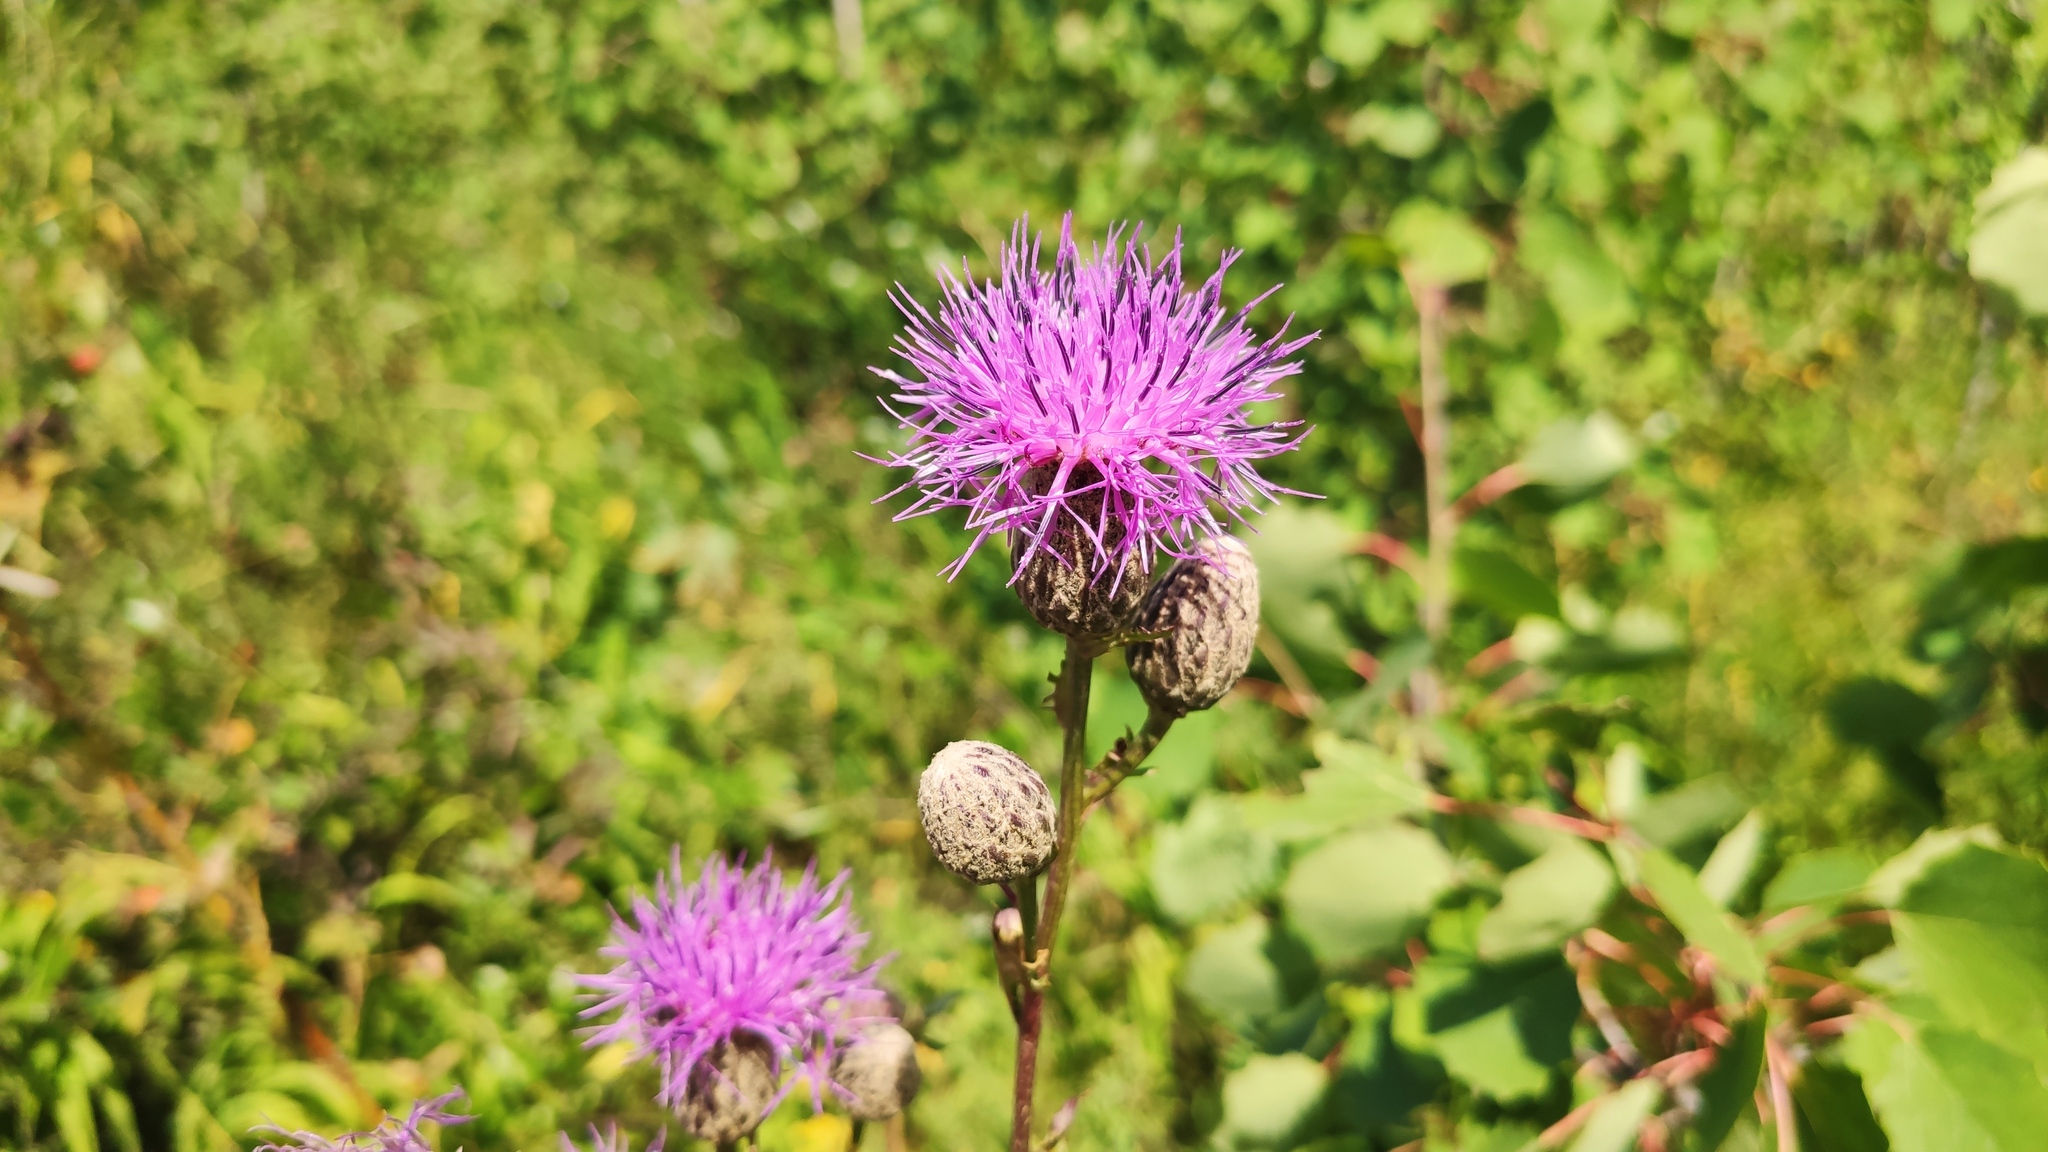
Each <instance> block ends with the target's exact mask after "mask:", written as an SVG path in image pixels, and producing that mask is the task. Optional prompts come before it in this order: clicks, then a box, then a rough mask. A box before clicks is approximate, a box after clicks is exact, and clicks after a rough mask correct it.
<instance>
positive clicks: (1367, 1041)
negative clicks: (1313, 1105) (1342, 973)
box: [1330, 987, 1444, 1129]
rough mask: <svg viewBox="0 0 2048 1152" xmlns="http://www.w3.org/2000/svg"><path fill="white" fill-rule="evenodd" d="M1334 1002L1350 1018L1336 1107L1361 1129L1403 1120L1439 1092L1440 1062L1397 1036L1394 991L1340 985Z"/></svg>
mask: <svg viewBox="0 0 2048 1152" xmlns="http://www.w3.org/2000/svg"><path fill="white" fill-rule="evenodd" d="M1408 999H1409V1001H1411V1002H1412V1001H1413V1000H1414V997H1412V996H1410V997H1408ZM1335 1002H1336V1004H1337V1006H1338V1007H1339V1009H1340V1010H1341V1011H1342V1012H1343V1013H1344V1015H1345V1016H1346V1017H1348V1018H1349V1021H1350V1033H1349V1035H1348V1036H1347V1037H1346V1038H1345V1041H1344V1056H1343V1060H1342V1062H1341V1063H1340V1064H1339V1066H1338V1069H1337V1079H1336V1081H1335V1082H1334V1083H1332V1084H1331V1085H1330V1102H1331V1105H1332V1108H1333V1110H1334V1111H1335V1112H1336V1113H1337V1115H1338V1116H1339V1117H1341V1118H1342V1119H1343V1120H1345V1121H1347V1122H1348V1123H1350V1124H1352V1125H1354V1126H1356V1127H1358V1128H1361V1129H1370V1128H1377V1127H1379V1126H1381V1125H1385V1124H1395V1123H1400V1122H1401V1121H1403V1120H1405V1119H1406V1118H1407V1116H1408V1114H1409V1113H1410V1112H1412V1111H1413V1110H1414V1109H1416V1108H1418V1107H1420V1106H1421V1105H1423V1104H1425V1103H1427V1102H1428V1101H1429V1099H1430V1098H1431V1097H1432V1096H1433V1095H1435V1093H1436V1090H1437V1088H1438V1087H1440V1086H1441V1085H1442V1083H1443V1078H1444V1077H1443V1072H1442V1069H1441V1067H1440V1066H1439V1065H1438V1063H1437V1062H1436V1061H1435V1060H1433V1059H1430V1058H1429V1057H1428V1056H1426V1055H1420V1054H1418V1053H1417V1052H1415V1051H1411V1050H1410V1049H1408V1048H1406V1047H1403V1046H1402V1045H1401V1044H1400V1043H1398V1042H1396V1040H1395V1038H1394V1029H1393V1025H1394V997H1392V996H1390V995H1389V994H1388V993H1387V990H1386V989H1384V988H1376V987H1364V988H1355V987H1344V988H1340V989H1339V990H1338V993H1337V995H1336V997H1335Z"/></svg>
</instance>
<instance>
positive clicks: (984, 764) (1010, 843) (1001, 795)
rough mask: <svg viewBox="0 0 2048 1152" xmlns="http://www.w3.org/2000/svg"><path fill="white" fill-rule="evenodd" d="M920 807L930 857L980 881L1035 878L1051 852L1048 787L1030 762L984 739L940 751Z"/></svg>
mask: <svg viewBox="0 0 2048 1152" xmlns="http://www.w3.org/2000/svg"><path fill="white" fill-rule="evenodd" d="M917 811H918V815H919V816H920V817H921V818H922V819H923V822H924V836H925V839H926V840H928V841H930V842H931V846H932V855H934V856H937V857H938V858H939V863H941V864H943V865H945V866H946V868H947V869H948V870H949V871H951V872H953V873H955V874H957V875H960V876H964V877H966V878H967V879H969V880H972V881H974V882H975V883H976V884H1000V883H1003V882H1005V881H1009V880H1015V879H1017V878H1018V877H1020V876H1030V875H1032V874H1034V873H1036V872H1037V871H1038V870H1039V869H1040V868H1043V867H1045V862H1046V861H1047V860H1048V859H1050V858H1051V857H1052V849H1053V827H1054V823H1055V817H1056V813H1055V810H1054V808H1053V802H1052V793H1051V791H1050V790H1048V789H1047V788H1046V786H1045V781H1044V780H1043V779H1041V778H1040V777H1039V775H1038V773H1036V772H1034V771H1032V769H1031V765H1029V764H1026V763H1025V762H1024V761H1023V760H1022V759H1021V758H1019V757H1018V756H1017V755H1016V754H1015V753H1013V752H1011V751H1009V750H1008V749H1005V748H1002V747H999V746H997V745H994V744H990V743H987V742H986V741H981V740H956V741H954V742H953V743H951V744H948V745H946V746H945V747H944V748H941V749H939V754H938V755H936V756H934V757H932V762H931V764H930V765H928V766H927V767H926V768H925V770H924V775H923V776H921V777H919V779H918V782H917Z"/></svg>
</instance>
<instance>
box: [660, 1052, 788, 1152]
mask: <svg viewBox="0 0 2048 1152" xmlns="http://www.w3.org/2000/svg"><path fill="white" fill-rule="evenodd" d="M714 1069H715V1071H714ZM775 1078H776V1077H775V1053H774V1050H773V1049H771V1048H770V1047H769V1046H768V1044H767V1042H766V1041H764V1040H761V1039H759V1038H757V1037H755V1036H751V1035H748V1034H745V1033H741V1034H738V1035H736V1036H735V1037H734V1038H733V1039H731V1040H729V1041H724V1042H721V1043H720V1044H719V1045H718V1047H716V1048H714V1049H712V1050H711V1055H710V1056H709V1057H708V1058H706V1060H705V1061H704V1062H703V1063H701V1064H699V1065H698V1066H697V1067H696V1069H695V1070H694V1071H693V1072H692V1073H691V1075H690V1086H689V1089H688V1090H687V1091H686V1092H684V1093H683V1099H682V1103H681V1105H680V1106H678V1107H677V1109H676V1118H677V1119H678V1120H681V1121H682V1123H683V1127H684V1128H686V1129H688V1130H689V1132H690V1134H691V1135H692V1136H695V1137H696V1138H697V1139H699V1140H704V1141H708V1142H709V1143H712V1144H719V1145H724V1144H736V1143H738V1142H739V1141H741V1140H743V1139H745V1138H746V1136H747V1135H748V1134H749V1133H751V1132H753V1130H754V1129H755V1128H757V1127H759V1126H760V1124H761V1121H762V1119H763V1118H764V1117H766V1116H767V1114H768V1105H769V1103H770V1102H771V1101H773V1100H774V1099H775Z"/></svg>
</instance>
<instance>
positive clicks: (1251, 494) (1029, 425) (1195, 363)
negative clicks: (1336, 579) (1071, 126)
mask: <svg viewBox="0 0 2048 1152" xmlns="http://www.w3.org/2000/svg"><path fill="white" fill-rule="evenodd" d="M1040 239H1041V238H1040V237H1038V236H1034V235H1031V234H1030V233H1029V232H1028V221H1019V222H1018V224H1017V226H1016V228H1015V229H1014V230H1013V231H1012V232H1011V234H1010V242H1009V243H1008V244H1007V245H1005V246H1004V248H1003V251H1002V274H1001V279H1000V280H999V281H998V280H991V281H984V282H982V283H981V284H980V285H978V286H977V285H976V284H975V283H974V281H973V278H972V276H971V275H970V274H969V273H968V272H967V270H966V266H965V264H964V262H963V264H962V267H961V274H960V276H957V277H956V276H954V275H953V274H952V273H951V272H943V271H942V272H941V273H940V294H941V297H942V299H941V302H940V304H939V307H938V311H937V313H936V314H934V313H932V312H930V311H927V310H926V309H925V307H924V306H923V305H921V304H919V303H917V301H916V300H914V299H913V298H911V296H910V295H909V293H908V292H906V291H904V290H903V289H902V288H901V287H900V286H899V288H898V289H897V291H896V293H895V298H896V303H897V307H898V308H900V309H901V310H902V312H903V314H904V317H905V319H906V321H907V323H906V329H905V331H904V333H903V335H902V336H900V337H899V338H898V340H897V352H898V354H899V355H901V356H902V357H903V359H904V360H905V361H907V362H908V363H909V366H910V368H911V369H912V370H913V371H914V374H915V376H916V377H917V378H916V379H911V378H907V377H905V376H903V375H900V374H898V373H896V372H894V371H890V370H887V369H881V368H877V369H875V370H874V371H875V372H876V373H877V374H879V375H880V376H881V377H882V378H883V379H885V380H887V381H889V382H890V383H891V384H893V385H895V387H896V389H897V391H896V392H895V393H894V394H892V395H891V396H890V397H888V399H887V400H885V401H884V405H885V407H887V408H888V410H889V412H890V414H891V415H893V416H895V417H896V418H897V420H898V421H899V423H901V425H902V426H903V427H904V428H906V429H908V430H909V432H910V443H909V445H908V447H907V448H905V449H904V450H903V451H901V452H897V453H894V454H892V455H891V456H890V457H889V458H888V459H887V460H886V461H883V462H884V463H887V464H890V465H892V466H896V467H902V468H908V469H910V470H911V478H910V480H909V481H908V482H906V483H905V484H904V485H903V487H902V488H899V489H897V492H901V491H904V490H906V489H909V488H915V489H917V490H918V497H917V499H916V500H915V501H914V502H913V503H912V504H911V505H910V507H908V508H907V509H905V510H904V511H903V512H902V513H901V514H900V515H899V516H898V517H897V519H904V518H906V517H910V516H918V515H923V514H926V513H929V512H935V511H938V510H939V509H942V508H964V509H966V510H967V527H968V528H969V530H971V531H972V532H973V533H974V539H973V542H972V543H971V544H969V545H968V548H967V551H966V553H965V554H964V555H962V556H961V557H960V558H959V559H958V560H956V561H954V563H953V564H952V565H951V566H950V567H949V568H948V569H947V570H946V574H947V576H948V577H949V578H950V577H952V576H954V575H957V574H958V573H959V571H960V569H961V568H962V567H963V566H964V565H965V564H966V562H967V559H968V557H970V556H972V555H973V554H974V552H975V550H976V549H978V548H980V547H981V545H982V544H983V543H984V542H986V541H987V540H988V538H989V537H990V536H992V535H995V534H997V533H1004V534H1007V535H1008V536H1009V537H1010V538H1011V544H1012V552H1013V557H1014V560H1015V565H1016V567H1015V572H1016V573H1022V572H1023V571H1024V570H1025V567H1026V565H1027V564H1028V563H1029V562H1030V561H1031V559H1032V558H1033V557H1034V556H1036V555H1037V554H1038V552H1039V551H1040V550H1041V549H1044V548H1046V547H1048V545H1055V546H1056V544H1057V542H1058V541H1059V540H1060V539H1061V538H1063V537H1071V538H1074V539H1078V540H1079V541H1080V542H1082V543H1083V544H1085V545H1086V548H1087V550H1088V551H1090V552H1092V556H1090V557H1089V558H1088V559H1089V560H1090V561H1092V562H1091V563H1088V564H1087V567H1089V568H1091V569H1092V570H1093V572H1094V573H1095V574H1098V575H1100V574H1108V575H1109V578H1110V579H1111V580H1113V581H1120V580H1122V579H1123V578H1124V571H1125V565H1126V561H1127V560H1128V559H1129V558H1130V557H1131V556H1133V555H1135V556H1136V557H1137V558H1138V560H1139V564H1140V567H1141V568H1142V569H1144V570H1146V571H1149V570H1151V568H1152V567H1153V561H1154V560H1155V558H1156V557H1157V556H1158V555H1161V554H1164V555H1169V556H1185V555H1188V554H1189V552H1190V550H1191V549H1192V548H1193V547H1194V545H1195V544H1196V543H1198V542H1199V541H1201V540H1203V539H1206V538H1209V537H1212V536H1220V535H1222V534H1223V532H1224V524H1225V521H1227V520H1242V519H1243V518H1244V514H1245V513H1246V512H1247V511H1249V510H1253V509H1256V508H1258V507H1259V506H1260V505H1261V504H1262V503H1266V502H1270V501H1272V500H1273V499H1274V498H1275V497H1277V496H1279V495H1281V494H1283V493H1285V492H1287V490H1286V489H1283V488H1280V487H1278V486H1276V485H1274V484H1272V483H1270V482H1269V481H1267V480H1265V479H1264V478H1263V477H1261V476H1260V475H1259V474H1258V472H1257V471H1256V470H1255V469H1254V467H1253V465H1254V464H1255V463H1256V462H1257V461H1260V460H1263V459H1266V458H1268V457H1271V456H1275V455H1277V454H1279V453H1282V452H1285V451H1288V450H1289V449H1291V448H1293V447H1294V446H1295V444H1296V443H1297V442H1298V441H1299V439H1300V436H1299V435H1298V434H1296V433H1295V432H1293V431H1292V429H1294V428H1295V427H1296V426H1297V424H1296V423H1295V422H1284V423H1276V424H1258V423H1254V422H1253V420H1252V417H1251V414H1250V407H1251V406H1252V405H1254V404H1257V403H1260V402H1262V401H1266V400H1272V399H1275V398H1276V397H1277V395H1278V393H1276V392H1275V391H1274V386H1275V385H1276V384H1277V383H1278V382H1279V381H1280V380H1282V379H1284V378H1286V377H1288V376H1291V375H1293V374H1295V373H1296V372H1299V371H1300V370H1301V365H1300V363H1299V362H1297V361H1293V360H1290V359H1289V357H1291V356H1292V355H1294V353H1296V352H1298V351H1300V350H1301V348H1302V347H1303V346H1304V345H1306V344H1307V343H1308V342H1309V341H1310V340H1313V339H1314V338H1315V335H1314V334H1313V333H1311V334H1310V335H1307V336H1302V337H1297V338H1295V339H1292V340H1289V339H1287V338H1286V325H1284V324H1283V325H1282V326H1281V330H1280V332H1279V333H1277V334H1275V335H1273V336H1271V337H1269V338H1267V339H1265V340H1260V339H1259V338H1258V337H1257V336H1256V335H1255V334H1254V333H1253V332H1252V330H1251V329H1250V328H1249V327H1248V326H1247V324H1246V319H1247V317H1248V316H1249V315H1250V313H1251V310H1252V309H1253V308H1254V307H1256V306H1257V305H1258V304H1259V303H1260V302H1261V301H1263V300H1265V299H1266V297H1267V296H1270V295H1271V294H1272V291H1271V290H1269V291H1268V292H1266V293H1264V294H1262V295H1260V296H1259V297H1257V298H1256V299H1254V300H1252V301H1251V302H1250V303H1248V304H1246V305H1245V306H1244V307H1242V308H1240V309H1238V310H1237V311H1236V312H1235V313H1232V312H1230V311H1229V310H1227V309H1226V308H1225V307H1224V304H1223V275H1224V273H1225V272H1226V271H1227V270H1228V269H1229V267H1230V265H1231V263H1232V261H1233V260H1235V259H1236V257H1237V253H1235V252H1225V253H1224V255H1223V259H1222V263H1221V265H1220V266H1219V267H1218V268H1217V270H1216V272H1215V274H1214V275H1212V276H1211V277H1209V279H1208V280H1206V281H1204V282H1203V283H1202V285H1201V286H1200V287H1199V288H1196V289H1195V290H1194V291H1192V292H1189V291H1186V290H1185V289H1184V288H1183V284H1182V279H1181V242H1180V238H1179V236H1178V235H1176V236H1175V238H1174V242H1173V246H1172V247H1171V248H1170V249H1168V250H1167V252H1166V254H1165V257H1164V258H1163V259H1157V260H1155V259H1154V258H1153V255H1152V252H1151V249H1150V248H1149V247H1148V246H1145V245H1142V244H1141V243H1140V242H1139V239H1138V235H1137V233H1136V232H1135V231H1134V232H1133V233H1132V234H1131V235H1130V236H1129V237H1128V238H1127V237H1126V236H1125V234H1124V232H1123V230H1122V229H1121V228H1115V229H1111V230H1110V232H1109V234H1108V238H1107V240H1106V241H1105V243H1104V244H1103V245H1102V246H1100V247H1095V246H1092V245H1091V247H1090V250H1089V252H1088V254H1087V255H1083V254H1082V252H1081V250H1080V249H1079V248H1078V247H1077V246H1076V245H1075V243H1074V238H1073V217H1072V215H1071V214H1070V215H1069V216H1068V217H1067V218H1066V220H1065V221H1064V222H1062V224H1061V226H1060V238H1059V245H1058V249H1057V250H1056V252H1055V253H1054V257H1053V266H1052V269H1051V271H1044V270H1041V269H1040V267H1039V259H1038V255H1039V244H1040ZM891 495H894V493H891ZM1055 550H1056V551H1061V550H1059V549H1057V548H1056V549H1055ZM1061 562H1062V563H1067V564H1072V563H1074V561H1073V560H1072V559H1070V558H1068V557H1066V556H1061ZM1012 579H1013V580H1014V579H1015V575H1014V574H1013V576H1012Z"/></svg>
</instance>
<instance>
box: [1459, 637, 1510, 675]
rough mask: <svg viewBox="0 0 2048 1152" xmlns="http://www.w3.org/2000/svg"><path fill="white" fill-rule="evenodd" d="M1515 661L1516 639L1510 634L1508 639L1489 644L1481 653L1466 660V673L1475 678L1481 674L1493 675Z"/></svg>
mask: <svg viewBox="0 0 2048 1152" xmlns="http://www.w3.org/2000/svg"><path fill="white" fill-rule="evenodd" d="M1514 662H1515V640H1514V637H1512V636H1510V637H1508V638H1507V639H1506V640H1502V641H1499V642H1498V643H1494V644H1489V645H1487V646H1486V647H1485V648H1484V649H1482V650H1481V651H1480V653H1479V655H1477V656H1474V657H1473V658H1471V659H1470V660H1467V661H1465V675H1467V676H1471V677H1473V678H1475V679H1476V678H1478V677H1480V676H1491V675H1493V674H1494V673H1495V672H1498V671H1500V670H1501V669H1503V668H1505V667H1507V666H1508V665H1510V664H1513V663H1514Z"/></svg>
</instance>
